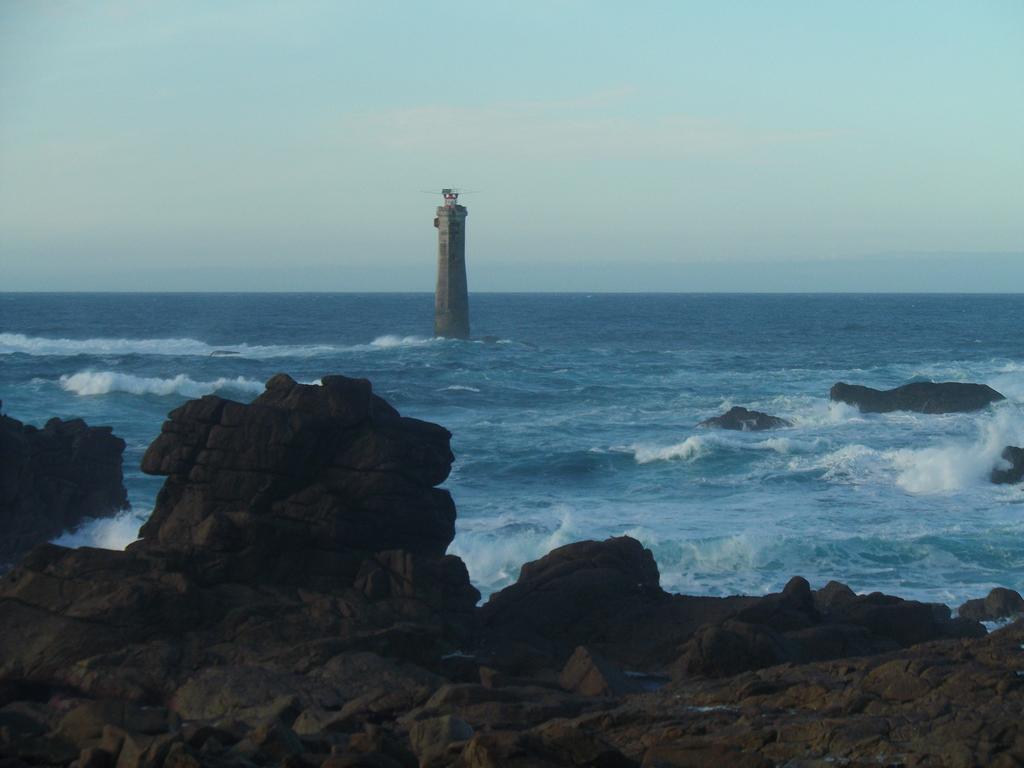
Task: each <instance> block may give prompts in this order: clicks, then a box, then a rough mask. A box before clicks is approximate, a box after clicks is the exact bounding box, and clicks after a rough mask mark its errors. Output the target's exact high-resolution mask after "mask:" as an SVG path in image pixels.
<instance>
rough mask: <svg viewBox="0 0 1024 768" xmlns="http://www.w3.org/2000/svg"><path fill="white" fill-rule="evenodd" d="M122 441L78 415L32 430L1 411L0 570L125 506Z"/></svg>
mask: <svg viewBox="0 0 1024 768" xmlns="http://www.w3.org/2000/svg"><path fill="white" fill-rule="evenodd" d="M124 446H125V443H124V440H122V439H121V438H119V437H115V436H114V435H113V434H112V429H111V428H110V427H90V426H88V425H87V424H86V423H85V422H84V421H82V420H81V419H71V420H69V421H62V420H61V419H57V418H53V419H50V420H49V421H48V422H46V426H44V427H43V428H42V429H37V428H36V427H33V426H31V425H29V424H22V423H21V422H20V421H18V420H17V419H12V418H10V417H9V416H0V572H2V571H3V570H5V568H4V565H5V564H11V563H13V562H14V561H16V560H17V559H19V558H21V557H22V556H24V555H25V553H27V552H28V551H29V550H30V549H31V548H32V547H34V546H36V545H38V544H42V543H43V542H46V541H49V540H50V539H52V538H54V537H56V536H59V535H60V534H61V533H62V532H64V531H66V530H69V529H73V528H75V527H76V526H78V525H79V524H80V523H81V522H82V521H83V520H86V519H88V518H97V517H109V516H110V515H113V514H116V513H117V512H119V511H121V510H123V509H128V494H127V492H126V491H125V487H124V478H123V475H122V471H121V456H122V454H123V453H124Z"/></svg>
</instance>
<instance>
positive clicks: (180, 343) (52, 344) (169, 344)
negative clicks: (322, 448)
mask: <svg viewBox="0 0 1024 768" xmlns="http://www.w3.org/2000/svg"><path fill="white" fill-rule="evenodd" d="M344 349H345V348H344V347H337V346H333V345H329V344H300V345H249V344H236V345H226V346H213V345H211V344H207V343H206V342H205V341H199V340H198V339H189V338H176V339H115V338H109V339H108V338H95V339H64V338H60V339H51V338H48V337H45V336H26V335H25V334H22V333H0V355H12V354H16V353H21V354H25V355H34V356H48V355H63V356H71V355H165V356H172V357H188V356H199V357H210V356H214V357H216V356H219V355H224V356H238V357H244V358H256V359H262V358H272V357H312V356H315V355H326V354H332V353H337V352H339V351H344Z"/></svg>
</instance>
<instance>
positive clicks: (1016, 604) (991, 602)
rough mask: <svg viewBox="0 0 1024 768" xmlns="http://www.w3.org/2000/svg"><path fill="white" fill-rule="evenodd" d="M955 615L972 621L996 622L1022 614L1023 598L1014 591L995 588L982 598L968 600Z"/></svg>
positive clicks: (1023, 610) (1023, 609)
mask: <svg viewBox="0 0 1024 768" xmlns="http://www.w3.org/2000/svg"><path fill="white" fill-rule="evenodd" d="M957 613H958V614H959V615H960V616H961V617H963V618H965V619H973V620H974V621H997V620H998V619H1006V618H1009V617H1011V616H1018V615H1020V614H1021V613H1024V598H1022V597H1021V596H1020V593H1019V592H1017V591H1016V590H1014V589H1007V588H1006V587H996V588H995V589H993V590H992V591H991V592H989V593H988V594H987V595H986V596H985V597H984V598H979V599H977V600H968V601H967V602H966V603H964V604H963V605H961V606H960V610H959V611H957Z"/></svg>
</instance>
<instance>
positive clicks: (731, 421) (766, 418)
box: [697, 405, 793, 432]
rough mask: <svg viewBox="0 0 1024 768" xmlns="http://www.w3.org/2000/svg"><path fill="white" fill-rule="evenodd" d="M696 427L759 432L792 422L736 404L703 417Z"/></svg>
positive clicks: (790, 424)
mask: <svg viewBox="0 0 1024 768" xmlns="http://www.w3.org/2000/svg"><path fill="white" fill-rule="evenodd" d="M697 426H698V427H715V428H717V429H734V430H738V431H741V432H760V431H761V430H765V429H779V428H781V427H791V426H793V424H792V423H791V422H789V421H786V419H783V418H780V417H778V416H770V415H769V414H767V413H761V411H750V410H747V409H746V408H744V407H742V406H739V405H736V406H733V407H732V408H730V409H729V410H728V411H726V412H725V413H723V414H722V415H721V416H714V417H713V418H710V419H704V421H702V422H700V424H698V425H697Z"/></svg>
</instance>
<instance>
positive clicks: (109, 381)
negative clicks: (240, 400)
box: [60, 371, 264, 397]
mask: <svg viewBox="0 0 1024 768" xmlns="http://www.w3.org/2000/svg"><path fill="white" fill-rule="evenodd" d="M60 386H61V389H63V390H64V391H66V392H74V393H75V394H76V395H106V394H109V393H111V392H127V393H128V394H130V395H184V396H185V397H201V396H202V395H207V394H209V393H211V392H218V391H220V390H222V389H230V390H235V391H240V392H247V393H253V394H259V393H261V392H262V391H263V386H264V385H263V382H261V381H255V380H254V379H247V378H245V377H243V376H238V377H236V378H233V379H229V378H219V379H214V380H213V381H195V380H194V379H191V378H189V377H188V376H186V375H185V374H184V373H179V374H178V375H177V376H174V377H172V378H169V379H161V378H156V377H151V376H133V375H132V374H130V373H117V372H116V371H80V372H79V373H73V374H71V375H70V376H61V377H60Z"/></svg>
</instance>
